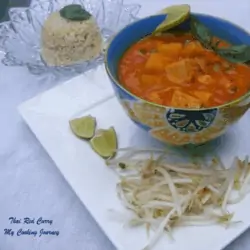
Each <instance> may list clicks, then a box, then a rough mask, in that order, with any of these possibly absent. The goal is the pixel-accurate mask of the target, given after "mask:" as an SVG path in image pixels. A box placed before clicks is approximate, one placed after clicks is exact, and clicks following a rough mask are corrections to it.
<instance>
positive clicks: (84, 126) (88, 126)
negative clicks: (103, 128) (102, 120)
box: [69, 115, 96, 139]
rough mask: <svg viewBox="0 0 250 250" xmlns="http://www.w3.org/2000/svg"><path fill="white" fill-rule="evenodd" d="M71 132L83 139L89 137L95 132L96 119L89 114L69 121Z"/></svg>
mask: <svg viewBox="0 0 250 250" xmlns="http://www.w3.org/2000/svg"><path fill="white" fill-rule="evenodd" d="M69 125H70V128H71V130H72V132H73V133H74V134H75V135H76V136H78V137H80V138H83V139H90V138H92V137H93V136H94V134H95V127H96V119H95V118H94V117H93V116H91V115H88V116H83V117H80V118H76V119H74V120H71V121H69Z"/></svg>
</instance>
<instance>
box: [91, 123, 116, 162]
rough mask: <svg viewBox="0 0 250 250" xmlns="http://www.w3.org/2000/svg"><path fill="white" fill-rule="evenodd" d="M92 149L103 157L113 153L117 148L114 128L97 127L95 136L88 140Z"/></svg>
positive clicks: (108, 156) (110, 155)
mask: <svg viewBox="0 0 250 250" xmlns="http://www.w3.org/2000/svg"><path fill="white" fill-rule="evenodd" d="M90 144H91V146H92V148H93V150H94V151H95V152H96V153H97V154H99V155H100V156H101V157H103V158H110V157H112V156H114V155H115V152H116V149H117V136H116V132H115V129H114V128H113V127H110V128H109V129H98V130H97V131H96V134H95V136H94V137H93V138H92V139H91V140H90Z"/></svg>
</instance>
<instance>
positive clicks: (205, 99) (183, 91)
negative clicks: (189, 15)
mask: <svg viewBox="0 0 250 250" xmlns="http://www.w3.org/2000/svg"><path fill="white" fill-rule="evenodd" d="M228 45H229V44H228V43H226V42H224V41H221V42H220V44H219V46H221V47H225V46H228ZM118 76H119V80H120V82H121V83H122V85H123V86H124V87H125V88H126V89H128V90H129V91H130V92H131V93H133V94H135V95H136V96H138V97H141V98H142V99H145V100H148V101H151V102H154V103H157V104H161V105H166V106H171V107H179V108H202V107H204V108H206V107H213V106H218V105H222V104H225V103H227V102H230V101H232V100H234V99H237V98H239V97H240V96H242V95H244V94H245V93H247V92H248V91H249V88H250V84H249V83H250V68H249V67H248V66H246V65H243V64H232V63H229V62H228V61H226V60H225V59H223V58H221V57H220V56H218V55H216V54H215V53H214V52H213V51H209V50H206V49H205V48H203V47H202V45H201V44H200V43H199V42H198V41H197V40H195V39H194V38H193V37H192V35H191V33H180V32H178V33H167V34H162V35H160V36H148V37H145V38H144V39H142V40H140V41H139V42H137V43H135V44H134V45H132V46H131V47H130V48H129V49H128V50H127V51H126V52H125V53H124V55H123V57H122V58H121V60H120V63H119V68H118Z"/></svg>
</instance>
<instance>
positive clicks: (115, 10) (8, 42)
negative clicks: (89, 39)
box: [0, 0, 140, 77]
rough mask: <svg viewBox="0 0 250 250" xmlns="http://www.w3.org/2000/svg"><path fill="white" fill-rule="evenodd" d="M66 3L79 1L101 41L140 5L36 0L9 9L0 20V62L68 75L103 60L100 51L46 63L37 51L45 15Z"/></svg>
mask: <svg viewBox="0 0 250 250" xmlns="http://www.w3.org/2000/svg"><path fill="white" fill-rule="evenodd" d="M68 4H81V5H83V6H84V7H85V9H86V10H88V11H89V12H90V13H91V14H92V15H93V16H94V17H95V19H96V21H97V24H98V25H99V27H100V30H101V33H102V36H103V40H104V42H105V41H107V40H108V39H109V38H110V37H111V36H113V35H114V34H115V33H116V32H117V31H119V30H120V29H122V28H123V27H124V26H126V25H127V24H129V23H131V22H133V21H134V20H136V19H137V18H136V15H137V13H138V12H139V10H140V5H138V4H135V5H125V4H123V0H73V1H72V0H37V1H35V2H34V3H32V4H31V6H30V7H29V8H12V9H10V10H9V17H10V21H8V22H4V23H1V24H0V50H2V51H4V52H5V57H4V59H3V63H4V64H5V65H8V66H26V67H28V69H29V71H30V72H31V73H32V74H37V75H42V74H47V75H48V74H49V75H51V74H52V75H54V76H57V77H58V76H59V77H62V76H65V77H69V76H72V75H76V74H79V73H83V72H84V71H86V70H88V69H91V68H94V67H95V66H97V65H98V64H100V63H102V62H103V52H101V53H100V55H99V56H98V57H96V58H95V59H93V60H91V61H87V62H80V63H77V64H73V65H70V66H53V67H51V66H48V65H46V63H45V62H44V61H43V59H42V57H41V55H40V40H41V29H42V26H43V23H44V21H45V20H46V19H47V17H48V15H49V14H50V13H52V12H54V11H57V10H59V9H61V8H62V7H64V6H65V5H68Z"/></svg>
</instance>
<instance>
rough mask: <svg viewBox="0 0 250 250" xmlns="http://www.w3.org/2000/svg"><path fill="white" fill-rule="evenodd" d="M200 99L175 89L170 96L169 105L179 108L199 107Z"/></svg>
mask: <svg viewBox="0 0 250 250" xmlns="http://www.w3.org/2000/svg"><path fill="white" fill-rule="evenodd" d="M201 104H202V103H201V101H200V100H199V99H198V98H195V97H193V96H191V95H188V94H185V93H183V92H181V91H179V90H176V91H175V92H174V94H173V96H172V100H171V106H173V107H181V108H200V107H201Z"/></svg>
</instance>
